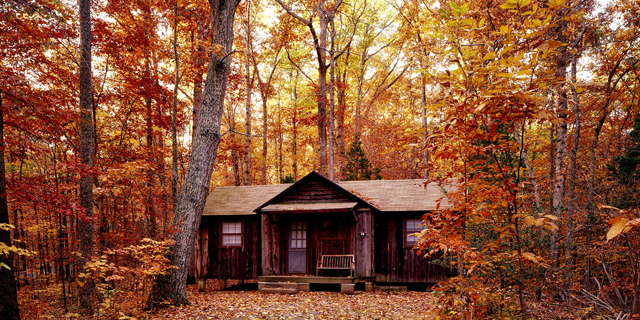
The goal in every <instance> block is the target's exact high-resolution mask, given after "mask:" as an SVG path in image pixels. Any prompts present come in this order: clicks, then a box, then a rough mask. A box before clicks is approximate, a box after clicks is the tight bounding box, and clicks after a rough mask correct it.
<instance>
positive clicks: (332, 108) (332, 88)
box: [328, 18, 336, 181]
mask: <svg viewBox="0 0 640 320" xmlns="http://www.w3.org/2000/svg"><path fill="white" fill-rule="evenodd" d="M329 24H330V25H331V49H330V50H329V55H330V68H331V69H330V72H329V73H330V76H329V78H330V80H329V81H330V82H329V105H330V106H329V169H328V170H329V180H331V181H336V179H335V143H336V141H335V140H336V139H335V135H334V132H333V129H334V117H335V115H334V111H335V109H336V99H335V92H336V51H335V41H336V27H335V25H334V23H333V18H331V19H330V21H329Z"/></svg>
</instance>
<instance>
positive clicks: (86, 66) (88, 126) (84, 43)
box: [78, 0, 95, 315]
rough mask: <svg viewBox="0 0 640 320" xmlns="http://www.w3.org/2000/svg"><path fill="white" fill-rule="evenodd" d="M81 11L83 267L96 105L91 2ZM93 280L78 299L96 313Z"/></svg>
mask: <svg viewBox="0 0 640 320" xmlns="http://www.w3.org/2000/svg"><path fill="white" fill-rule="evenodd" d="M78 5H79V11H80V12H79V13H80V75H79V76H80V84H79V85H80V86H79V92H80V112H81V117H80V158H81V161H82V164H83V172H82V173H81V175H80V207H81V208H82V211H83V212H81V213H80V216H81V217H80V218H79V219H78V237H79V240H80V244H79V247H78V251H79V253H80V258H79V263H80V266H79V267H80V268H82V269H84V267H83V266H84V264H85V263H86V262H87V261H90V260H91V255H92V254H93V173H92V172H90V171H89V170H90V169H92V167H93V135H94V132H93V108H92V105H91V103H92V81H91V2H90V0H78ZM94 287H95V285H94V283H93V280H92V279H91V278H85V279H84V285H82V286H80V288H79V292H78V299H79V300H80V312H81V313H83V314H85V315H91V314H93V312H94V306H93V304H94V297H93V295H94Z"/></svg>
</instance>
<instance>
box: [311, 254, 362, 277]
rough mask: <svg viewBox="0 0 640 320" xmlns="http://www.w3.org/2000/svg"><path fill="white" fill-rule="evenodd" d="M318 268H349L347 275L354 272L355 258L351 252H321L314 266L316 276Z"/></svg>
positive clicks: (351, 274)
mask: <svg viewBox="0 0 640 320" xmlns="http://www.w3.org/2000/svg"><path fill="white" fill-rule="evenodd" d="M320 270H349V276H351V277H353V275H354V274H355V272H356V259H355V256H354V255H352V254H323V255H322V259H320V260H319V261H318V265H317V267H316V277H317V276H318V271H320Z"/></svg>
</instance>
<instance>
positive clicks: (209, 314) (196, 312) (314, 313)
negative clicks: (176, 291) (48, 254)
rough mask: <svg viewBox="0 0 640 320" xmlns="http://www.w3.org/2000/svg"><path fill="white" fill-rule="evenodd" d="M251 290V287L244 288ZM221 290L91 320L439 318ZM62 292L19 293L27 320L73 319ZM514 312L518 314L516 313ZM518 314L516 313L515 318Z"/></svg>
mask: <svg viewBox="0 0 640 320" xmlns="http://www.w3.org/2000/svg"><path fill="white" fill-rule="evenodd" d="M245 286H246V285H245ZM234 288H237V287H231V288H228V289H226V290H219V288H218V282H217V281H208V283H207V292H206V293H199V292H198V291H197V286H196V285H189V286H188V289H187V291H188V297H189V301H190V302H191V305H188V306H183V307H170V308H166V309H161V310H156V311H153V312H146V311H143V310H142V309H143V307H144V303H145V300H146V294H145V293H143V292H138V293H137V294H134V293H131V292H125V291H118V290H114V291H113V292H111V293H109V294H108V295H105V296H104V298H102V299H101V301H100V303H99V307H98V309H97V313H96V315H95V316H94V317H90V318H87V319H122V320H125V319H152V320H164V319H194V320H200V319H202V320H205V319H238V320H244V319H247V320H248V319H437V317H438V313H437V311H436V308H437V306H438V301H437V300H438V297H437V296H436V295H435V294H433V293H431V292H416V291H408V292H381V291H375V292H359V291H357V292H356V294H354V295H346V294H340V293H338V292H323V291H318V292H299V293H297V294H263V293H260V292H258V291H256V290H234ZM61 293H62V292H61V287H60V286H59V285H58V286H56V285H50V286H48V287H47V288H46V289H42V290H34V289H33V288H25V287H23V288H22V289H21V290H19V303H20V309H21V310H20V311H21V315H22V319H74V318H81V317H80V316H79V315H77V314H75V313H74V309H75V308H76V299H75V298H74V297H68V311H69V312H67V313H65V312H64V311H63V303H62V299H61V298H60V297H61ZM549 302H550V301H546V302H545V301H540V302H536V303H533V301H530V300H529V301H528V304H529V316H530V317H531V318H533V319H597V318H599V317H593V314H590V315H589V313H590V312H580V311H581V310H580V309H578V308H570V307H569V306H568V305H567V304H562V303H549ZM512 311H515V310H512ZM511 315H514V313H511ZM499 318H503V319H509V318H511V317H510V316H507V317H499Z"/></svg>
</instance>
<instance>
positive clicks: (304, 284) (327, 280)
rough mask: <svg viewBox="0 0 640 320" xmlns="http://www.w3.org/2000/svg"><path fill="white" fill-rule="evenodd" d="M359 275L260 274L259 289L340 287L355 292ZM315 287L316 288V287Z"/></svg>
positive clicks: (269, 290)
mask: <svg viewBox="0 0 640 320" xmlns="http://www.w3.org/2000/svg"><path fill="white" fill-rule="evenodd" d="M357 282H360V278H357V277H313V276H279V275H272V276H259V277H258V290H260V292H264V293H297V292H299V291H306V292H309V291H324V290H319V289H318V288H326V287H330V286H334V287H336V288H337V287H339V288H340V292H341V293H345V294H353V293H354V292H355V284H356V283H357ZM314 287H315V288H314Z"/></svg>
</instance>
